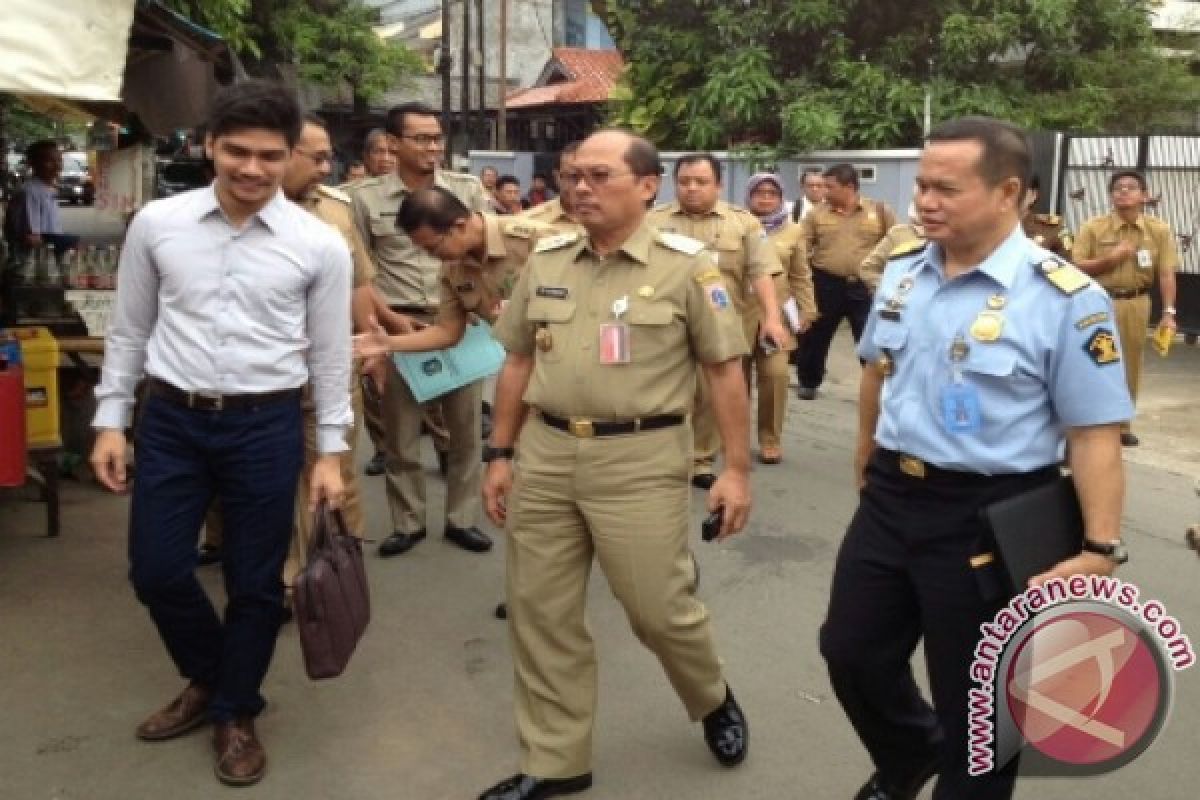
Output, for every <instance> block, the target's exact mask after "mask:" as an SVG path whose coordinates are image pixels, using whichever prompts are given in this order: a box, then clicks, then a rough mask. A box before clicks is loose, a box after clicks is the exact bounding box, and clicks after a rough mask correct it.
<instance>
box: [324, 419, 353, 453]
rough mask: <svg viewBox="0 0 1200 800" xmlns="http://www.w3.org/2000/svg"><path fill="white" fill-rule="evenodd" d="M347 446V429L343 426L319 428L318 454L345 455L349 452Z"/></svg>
mask: <svg viewBox="0 0 1200 800" xmlns="http://www.w3.org/2000/svg"><path fill="white" fill-rule="evenodd" d="M349 449H350V448H349V446H347V444H346V429H345V428H344V427H342V426H341V425H318V426H317V452H318V453H320V454H321V455H323V456H324V455H332V454H334V453H344V452H346V451H347V450H349Z"/></svg>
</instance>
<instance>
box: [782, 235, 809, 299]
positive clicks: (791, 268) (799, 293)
mask: <svg viewBox="0 0 1200 800" xmlns="http://www.w3.org/2000/svg"><path fill="white" fill-rule="evenodd" d="M798 233H799V232H798ZM784 266H785V267H786V268H787V281H788V290H789V291H790V292H791V293H792V297H793V298H795V300H796V305H798V306H799V307H800V310H801V311H803V312H804V314H805V316H807V317H810V318H811V317H814V316H816V314H817V296H816V293H815V291H814V290H813V277H812V268H811V267H809V266H808V248H807V247H806V246H805V239H804V236H802V235H797V236H796V246H795V247H793V248H792V255H791V258H789V259H788V263H787V264H785V265H784Z"/></svg>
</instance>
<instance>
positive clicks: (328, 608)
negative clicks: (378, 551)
mask: <svg viewBox="0 0 1200 800" xmlns="http://www.w3.org/2000/svg"><path fill="white" fill-rule="evenodd" d="M314 522H315V524H314V525H313V538H312V543H311V545H310V547H309V552H308V565H307V566H306V567H305V568H304V571H303V572H301V573H300V574H299V575H298V576H296V583H295V586H294V587H293V591H292V602H293V604H294V605H295V616H296V628H297V630H299V632H300V649H301V651H302V652H303V653H304V668H305V670H306V671H307V672H308V677H310V678H312V679H313V680H320V679H322V678H333V677H336V676H338V675H341V674H342V671H343V670H344V669H345V668H346V664H347V663H348V662H349V661H350V655H351V654H352V653H353V652H354V648H355V646H356V645H357V644H358V640H359V638H360V637H361V636H362V634H363V631H365V630H366V629H367V621H368V620H369V619H370V618H371V601H370V595H369V594H368V590H367V572H366V569H365V568H364V567H363V554H362V543H361V542H360V541H359V540H358V539H356V538H355V537H353V536H351V535H350V533H349V531H347V530H346V522H345V520H343V519H342V513H341V512H340V511H336V510H334V511H331V510H329V508H328V507H326V506H325V504H324V503H322V504H321V506H320V508H318V509H317V512H316V519H315V520H314Z"/></svg>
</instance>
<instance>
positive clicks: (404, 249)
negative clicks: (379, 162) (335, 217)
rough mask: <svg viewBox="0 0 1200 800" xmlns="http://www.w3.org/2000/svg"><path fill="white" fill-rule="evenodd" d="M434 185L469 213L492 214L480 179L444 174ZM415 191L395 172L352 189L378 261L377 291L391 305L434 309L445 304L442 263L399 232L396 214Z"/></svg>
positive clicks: (440, 173)
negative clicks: (447, 192) (461, 204)
mask: <svg viewBox="0 0 1200 800" xmlns="http://www.w3.org/2000/svg"><path fill="white" fill-rule="evenodd" d="M433 182H434V185H436V186H441V187H442V188H444V189H448V190H449V191H451V192H453V193H454V195H455V196H456V197H457V198H458V199H459V200H461V201H462V202H463V205H465V206H466V207H467V208H468V209H469V210H471V211H484V210H486V203H487V201H486V199H485V197H484V192H483V184H481V183H480V182H479V179H478V178H476V177H474V176H472V175H466V174H464V173H461V172H445V171H442V170H438V172H437V173H436V175H435V176H434V181H433ZM410 191H411V190H410V189H409V188H408V187H407V186H405V185H404V181H402V180H400V177H399V176H398V175H396V174H395V173H390V174H388V175H381V176H379V177H377V178H366V179H365V180H362V181H359V182H358V183H357V184H355V185H354V187H353V188H352V189H351V197H352V198H353V200H354V223H355V225H357V226H358V230H359V233H360V234H362V239H363V242H365V243H366V245H367V249H368V250H369V251H370V253H371V255H372V257H373V258H374V260H375V268H376V273H377V274H376V276H375V287H376V288H377V289H378V290H379V293H380V294H381V295H383V298H384V300H386V301H387V303H388V305H393V306H412V307H417V308H423V309H430V310H432V309H435V308H437V307H438V305H439V302H440V300H441V294H442V292H441V267H442V262H441V259H439V258H437V257H436V256H432V255H430V254H429V253H426V252H425V251H424V250H422V249H421V248H419V247H417V246H416V245H415V244H413V241H412V239H409V238H408V236H407V235H406V234H405V233H404V231H402V230H399V229H397V228H396V211H397V209H399V208H400V201H401V200H403V199H404V196H405V195H407V194H408V193H409V192H410Z"/></svg>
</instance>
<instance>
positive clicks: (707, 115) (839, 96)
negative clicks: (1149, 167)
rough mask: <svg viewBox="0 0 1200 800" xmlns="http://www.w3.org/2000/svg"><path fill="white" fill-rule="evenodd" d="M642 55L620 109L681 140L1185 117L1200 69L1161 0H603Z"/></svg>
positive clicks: (661, 137) (1120, 124) (912, 133)
mask: <svg viewBox="0 0 1200 800" xmlns="http://www.w3.org/2000/svg"><path fill="white" fill-rule="evenodd" d="M593 5H594V6H595V7H596V10H597V11H598V12H599V13H600V14H601V15H602V16H603V17H604V18H605V19H606V20H607V21H608V23H609V29H610V30H611V31H612V32H613V35H614V38H615V39H616V41H617V44H618V47H619V48H620V49H621V51H622V53H623V55H624V57H625V60H626V62H627V63H628V67H627V68H626V71H625V74H624V76H623V78H622V83H621V85H620V87H619V88H618V90H617V93H616V95H615V97H614V100H615V102H614V111H613V115H614V121H615V122H617V123H620V124H625V125H630V126H632V127H634V128H635V129H637V130H639V131H641V132H643V133H645V134H646V135H648V136H649V137H651V138H652V139H654V140H655V141H658V142H660V143H662V144H664V145H667V146H672V147H685V148H705V149H708V148H716V147H744V146H754V145H764V144H765V145H772V146H776V147H777V148H778V150H780V151H782V152H796V151H803V150H811V149H817V148H824V147H848V148H856V147H867V148H871V147H895V146H904V145H914V144H916V143H918V142H919V140H920V134H921V126H922V121H923V117H924V103H925V96H926V93H927V92H929V93H930V95H931V97H932V117H933V119H934V121H936V120H939V119H946V118H949V117H953V116H957V115H960V114H968V113H973V114H989V115H994V116H1000V117H1006V118H1009V119H1012V120H1014V121H1016V122H1019V123H1021V124H1024V125H1028V126H1031V127H1044V128H1066V129H1072V130H1078V131H1083V132H1092V131H1135V130H1146V129H1148V128H1160V129H1161V128H1164V127H1170V126H1173V125H1178V124H1179V123H1180V120H1181V118H1182V119H1183V120H1184V121H1186V118H1187V116H1188V115H1189V114H1194V110H1195V108H1196V107H1197V101H1198V100H1200V80H1198V79H1197V78H1196V77H1194V76H1193V75H1192V74H1191V73H1190V72H1189V70H1188V64H1187V63H1186V61H1181V60H1179V59H1177V58H1176V59H1170V58H1168V57H1167V56H1165V55H1164V54H1163V51H1162V50H1160V49H1159V48H1158V47H1157V46H1156V44H1155V42H1154V40H1153V38H1152V31H1151V29H1150V24H1149V16H1148V11H1149V9H1150V7H1151V6H1152V5H1154V3H1153V2H1152V0H995V1H994V2H982V0H912V1H911V2H907V3H879V2H870V1H869V0H607V2H605V0H596V1H595V2H594V3H593Z"/></svg>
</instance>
